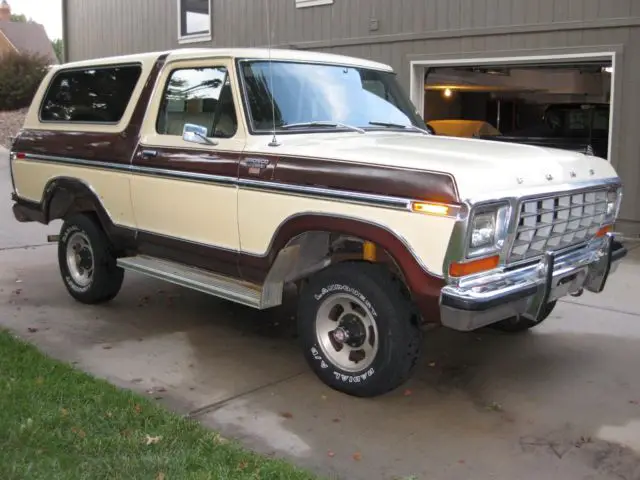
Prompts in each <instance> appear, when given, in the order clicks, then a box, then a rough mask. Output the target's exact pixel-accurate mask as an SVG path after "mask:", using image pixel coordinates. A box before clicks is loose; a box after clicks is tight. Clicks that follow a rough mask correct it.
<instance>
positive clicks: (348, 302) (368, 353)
mask: <svg viewBox="0 0 640 480" xmlns="http://www.w3.org/2000/svg"><path fill="white" fill-rule="evenodd" d="M315 323H316V336H317V339H318V343H319V345H320V348H321V349H322V352H323V353H324V354H325V356H326V357H327V358H328V359H329V360H330V361H331V362H332V363H333V364H334V365H335V366H336V367H337V368H339V369H341V370H344V371H345V372H359V371H361V370H364V369H366V368H368V367H369V366H370V365H371V363H372V362H373V360H374V359H375V357H376V354H377V353H378V344H379V339H378V327H377V325H376V321H375V319H374V317H373V315H372V313H371V311H370V310H369V309H368V308H367V307H366V306H365V305H364V304H363V303H362V302H361V301H360V300H359V299H358V298H356V297H355V296H353V295H350V294H347V293H340V294H337V295H333V296H331V297H329V298H327V299H326V300H325V301H324V302H323V303H322V305H320V308H319V309H318V313H317V316H316V322H315Z"/></svg>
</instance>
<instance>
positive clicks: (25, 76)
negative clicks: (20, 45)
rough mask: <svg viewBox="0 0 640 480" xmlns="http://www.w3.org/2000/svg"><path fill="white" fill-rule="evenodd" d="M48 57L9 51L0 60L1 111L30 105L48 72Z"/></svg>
mask: <svg viewBox="0 0 640 480" xmlns="http://www.w3.org/2000/svg"><path fill="white" fill-rule="evenodd" d="M48 63H49V61H48V59H46V58H44V57H42V56H40V55H35V54H31V53H18V52H8V53H5V54H4V55H3V56H2V61H1V62H0V111H5V110H17V109H20V108H24V107H28V106H29V105H30V104H31V100H32V99H33V96H34V95H35V93H36V90H37V89H38V86H39V85H40V82H42V79H43V78H44V76H45V75H46V73H47V64H48Z"/></svg>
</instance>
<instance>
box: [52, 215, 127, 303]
mask: <svg viewBox="0 0 640 480" xmlns="http://www.w3.org/2000/svg"><path fill="white" fill-rule="evenodd" d="M58 264H59V267H60V274H61V275H62V280H63V281H64V284H65V287H66V288H67V291H68V292H69V294H70V295H71V296H72V297H73V298H74V299H76V300H77V301H79V302H81V303H86V304H89V305H93V304H98V303H105V302H108V301H110V300H113V299H114V298H115V296H116V295H117V294H118V292H119V291H120V288H121V287H122V281H123V279H124V271H123V270H122V269H121V268H119V267H118V266H117V265H116V257H115V255H114V253H113V248H112V245H111V242H110V241H109V239H108V237H107V236H106V234H105V233H104V231H103V230H102V228H100V226H98V224H97V223H96V222H95V221H94V220H93V219H92V218H91V217H89V216H87V215H82V214H80V215H74V216H73V217H70V218H68V219H67V220H65V222H64V224H63V225H62V229H61V230H60V241H59V243H58Z"/></svg>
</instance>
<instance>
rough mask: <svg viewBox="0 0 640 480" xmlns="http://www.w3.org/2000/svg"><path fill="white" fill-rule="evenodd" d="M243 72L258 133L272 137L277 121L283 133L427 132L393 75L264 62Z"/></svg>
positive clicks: (251, 64) (245, 66)
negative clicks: (327, 127)
mask: <svg viewBox="0 0 640 480" xmlns="http://www.w3.org/2000/svg"><path fill="white" fill-rule="evenodd" d="M240 66H241V68H240V71H241V72H242V77H243V78H242V80H243V84H244V89H245V98H246V101H247V104H248V110H249V117H250V123H251V126H252V130H253V131H254V132H256V133H262V132H268V131H272V130H273V126H274V125H273V124H274V116H275V128H276V130H282V131H285V130H290V131H293V130H294V129H295V128H297V126H303V125H304V124H309V123H313V124H316V125H315V127H317V126H318V122H321V123H325V124H326V123H339V124H344V125H349V126H352V127H358V128H362V129H371V130H379V129H388V128H391V129H406V128H407V127H412V126H414V127H418V128H421V129H424V128H425V125H424V123H422V122H421V120H420V117H419V116H418V114H417V113H416V111H415V108H414V107H413V105H412V104H411V101H410V100H409V98H408V97H407V96H406V94H405V93H404V92H403V91H402V89H401V88H400V85H399V84H398V82H397V79H396V76H395V75H394V74H393V73H391V72H384V71H379V70H371V69H366V68H356V67H349V66H340V65H326V64H310V63H295V62H283V61H273V62H268V61H262V60H256V61H241V62H240ZM272 97H273V108H272ZM300 124H303V125H300ZM308 127H309V129H313V128H314V126H313V125H309V126H308Z"/></svg>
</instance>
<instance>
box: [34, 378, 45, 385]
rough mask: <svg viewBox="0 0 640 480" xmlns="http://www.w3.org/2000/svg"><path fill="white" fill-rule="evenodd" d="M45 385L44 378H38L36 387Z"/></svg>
mask: <svg viewBox="0 0 640 480" xmlns="http://www.w3.org/2000/svg"><path fill="white" fill-rule="evenodd" d="M43 383H44V378H42V377H38V378H36V385H42V384H43Z"/></svg>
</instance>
